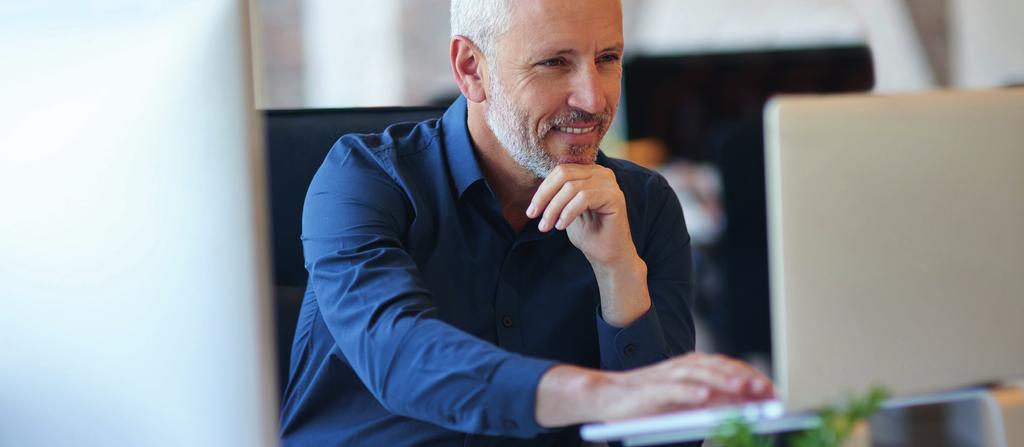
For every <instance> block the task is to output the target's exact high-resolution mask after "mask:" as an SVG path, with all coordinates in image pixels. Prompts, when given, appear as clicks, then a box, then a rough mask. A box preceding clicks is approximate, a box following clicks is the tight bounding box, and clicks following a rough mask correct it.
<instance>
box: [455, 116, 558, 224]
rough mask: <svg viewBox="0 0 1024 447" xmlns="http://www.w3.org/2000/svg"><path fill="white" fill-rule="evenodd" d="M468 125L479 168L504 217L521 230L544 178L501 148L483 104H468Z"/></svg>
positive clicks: (527, 220) (527, 219)
mask: <svg viewBox="0 0 1024 447" xmlns="http://www.w3.org/2000/svg"><path fill="white" fill-rule="evenodd" d="M467 127H468V128H469V138H470V140H472V141H473V150H474V151H475V152H476V156H477V161H478V162H479V163H480V169H481V170H482V171H483V173H484V177H485V178H486V179H487V183H488V185H490V187H491V189H492V190H493V191H494V195H495V196H497V199H498V202H500V203H501V211H502V214H503V215H504V216H505V220H507V221H508V223H509V224H510V225H512V228H513V229H514V230H516V232H519V231H521V230H522V229H523V227H525V226H526V224H527V223H529V218H527V217H526V208H527V207H528V206H529V205H530V201H531V200H532V199H533V194H534V193H536V192H537V188H538V187H539V186H540V184H541V182H542V181H543V179H540V178H537V176H535V175H534V174H533V173H532V172H529V171H527V170H526V169H524V168H523V167H522V166H520V165H519V164H518V163H516V161H515V160H513V159H512V156H511V155H509V153H508V151H506V150H505V148H504V147H502V145H501V143H500V142H499V141H498V139H497V138H496V137H495V136H494V133H493V132H491V129H490V127H489V126H488V125H487V119H486V105H484V104H480V103H473V102H470V103H469V110H468V114H467Z"/></svg>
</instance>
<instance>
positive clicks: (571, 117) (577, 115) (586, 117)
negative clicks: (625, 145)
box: [544, 109, 611, 135]
mask: <svg viewBox="0 0 1024 447" xmlns="http://www.w3.org/2000/svg"><path fill="white" fill-rule="evenodd" d="M577 121H585V122H596V123H597V126H598V128H600V129H606V128H608V122H609V121H611V113H609V112H600V113H590V112H585V111H583V110H580V109H572V110H569V111H568V112H566V113H563V114H561V115H558V116H556V117H554V118H552V119H551V120H549V121H548V123H547V126H546V127H547V128H546V129H545V130H544V134H545V135H546V134H547V133H548V132H550V131H551V129H553V128H555V127H564V126H566V125H569V124H572V123H574V122H577Z"/></svg>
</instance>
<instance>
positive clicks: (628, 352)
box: [622, 343, 636, 357]
mask: <svg viewBox="0 0 1024 447" xmlns="http://www.w3.org/2000/svg"><path fill="white" fill-rule="evenodd" d="M622 352H623V353H625V354H626V357H632V356H633V354H634V353H636V346H634V345H633V344H632V343H630V344H628V345H626V348H625V349H623V350H622Z"/></svg>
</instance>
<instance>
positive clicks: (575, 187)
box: [537, 180, 587, 232]
mask: <svg viewBox="0 0 1024 447" xmlns="http://www.w3.org/2000/svg"><path fill="white" fill-rule="evenodd" d="M586 186H587V185H586V183H585V180H569V181H567V182H565V183H563V184H562V189H560V190H558V192H557V193H556V194H555V196H554V197H552V198H551V201H550V202H548V204H547V206H546V207H544V213H543V214H542V215H541V219H540V223H538V224H537V228H538V229H539V230H540V231H542V232H546V231H549V230H551V229H552V228H555V223H556V222H557V221H558V217H559V216H560V215H561V214H562V209H563V208H565V206H566V204H568V203H570V202H571V201H573V200H575V198H576V197H579V195H580V194H581V193H582V192H583V190H584V189H585V188H586ZM559 229H561V228H559Z"/></svg>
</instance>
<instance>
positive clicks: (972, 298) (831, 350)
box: [765, 89, 1024, 410]
mask: <svg viewBox="0 0 1024 447" xmlns="http://www.w3.org/2000/svg"><path fill="white" fill-rule="evenodd" d="M765 132H766V135H765V147H766V167H767V173H766V178H767V190H768V208H769V216H768V217H769V246H770V253H771V259H770V261H771V262H770V271H771V284H772V286H771V287H772V290H771V292H772V293H771V296H772V322H773V349H774V353H775V376H776V380H777V382H778V385H779V393H780V397H782V398H783V400H784V402H785V403H786V407H787V409H789V410H803V409H810V408H814V407H818V406H820V405H823V404H828V403H834V402H836V401H837V400H840V399H842V398H844V397H845V396H847V395H848V394H849V393H859V392H863V391H865V390H866V389H868V388H869V387H870V386H872V385H874V384H879V385H883V386H885V387H887V388H888V389H889V390H890V391H891V392H892V393H893V394H894V395H897V396H902V395H909V394H916V393H926V392H937V391H943V390H947V389H951V388H956V387H960V386H964V385H969V384H978V383H984V382H990V381H996V380H1000V379H1007V378H1013V377H1024V321H1022V320H1024V90H1020V89H1018V90H1002V91H991V92H939V93H928V94H921V95H912V96H897V97H880V96H869V95H844V96H825V97H782V98H778V99H775V100H773V101H772V102H771V103H770V104H769V105H768V107H767V108H766V111H765Z"/></svg>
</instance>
